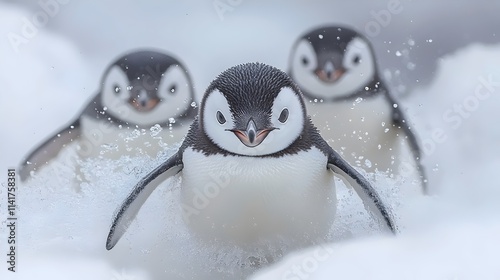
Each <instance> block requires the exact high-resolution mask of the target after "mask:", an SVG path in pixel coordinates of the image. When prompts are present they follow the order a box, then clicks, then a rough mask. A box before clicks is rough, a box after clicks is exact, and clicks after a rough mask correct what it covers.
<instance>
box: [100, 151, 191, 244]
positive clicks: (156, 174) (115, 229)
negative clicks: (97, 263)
mask: <svg viewBox="0 0 500 280" xmlns="http://www.w3.org/2000/svg"><path fill="white" fill-rule="evenodd" d="M182 167H183V164H182V155H181V152H177V153H176V154H175V155H173V156H172V157H170V158H169V159H168V160H167V161H165V162H164V163H162V164H160V166H158V167H157V168H155V169H154V170H153V171H151V172H150V173H149V174H148V175H146V176H145V177H144V178H142V179H141V180H140V181H139V182H138V183H137V184H136V185H135V187H134V189H133V190H132V192H131V193H130V194H129V195H128V197H127V198H126V199H125V201H124V202H123V203H122V205H121V206H120V208H119V209H120V210H118V212H117V214H116V215H115V217H114V219H113V223H112V224H111V228H110V229H109V234H108V238H107V240H106V249H108V250H111V249H113V247H114V246H115V245H116V243H117V242H118V240H120V238H121V237H122V236H123V234H125V232H126V231H127V229H128V227H129V225H130V223H131V222H132V221H133V220H134V218H135V216H136V215H137V213H138V212H139V209H141V207H142V205H143V204H144V202H146V200H147V199H148V197H149V196H150V195H151V193H153V191H154V190H155V189H156V187H158V185H160V183H162V182H163V181H165V180H166V179H167V178H169V177H171V176H174V175H175V174H177V173H178V172H179V171H181V170H182ZM160 175H161V176H160Z"/></svg>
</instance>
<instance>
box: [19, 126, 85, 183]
mask: <svg viewBox="0 0 500 280" xmlns="http://www.w3.org/2000/svg"><path fill="white" fill-rule="evenodd" d="M80 134H81V131H80V121H79V120H76V121H75V122H73V123H71V124H70V125H68V126H66V127H64V128H63V129H62V130H61V131H59V132H57V133H56V134H55V135H54V136H52V137H50V138H49V139H47V140H45V142H43V143H42V144H41V145H39V146H37V147H36V148H35V149H34V150H33V151H31V153H30V154H29V155H28V156H27V157H26V158H25V159H24V160H23V161H22V163H21V164H20V167H19V177H20V179H21V181H26V180H27V179H28V178H29V177H30V176H31V171H35V170H37V169H39V168H40V167H42V166H43V165H44V164H46V163H47V162H49V161H50V160H52V159H53V158H55V157H57V155H58V154H59V152H60V151H61V149H62V148H63V147H64V146H66V145H68V144H70V143H71V142H72V141H74V140H75V139H77V138H78V137H80Z"/></svg>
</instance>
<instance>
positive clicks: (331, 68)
mask: <svg viewBox="0 0 500 280" xmlns="http://www.w3.org/2000/svg"><path fill="white" fill-rule="evenodd" d="M290 67H291V69H290V75H291V77H292V78H293V79H294V81H295V82H296V83H297V84H298V85H299V87H300V88H301V89H302V90H303V92H304V94H305V95H307V96H308V97H309V98H318V99H324V100H328V99H335V98H339V97H345V96H348V95H350V94H352V93H354V92H356V91H358V90H360V89H362V88H364V87H365V86H366V85H368V84H370V83H371V82H373V81H374V80H375V79H377V71H376V65H375V57H374V53H373V49H372V47H371V44H370V43H369V42H368V40H367V39H366V38H365V37H364V36H362V35H361V34H359V33H357V32H356V31H354V30H352V29H349V28H346V27H338V26H329V27H320V28H317V29H315V30H312V31H311V32H309V33H307V34H305V35H303V36H302V37H300V39H299V40H298V41H297V43H295V45H294V47H293V50H292V54H291V61H290Z"/></svg>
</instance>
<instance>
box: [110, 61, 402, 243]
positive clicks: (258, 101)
mask: <svg viewBox="0 0 500 280" xmlns="http://www.w3.org/2000/svg"><path fill="white" fill-rule="evenodd" d="M176 174H179V176H181V182H180V184H181V204H182V205H183V208H184V211H185V210H186V209H187V208H188V209H190V210H189V211H190V212H189V213H188V214H187V215H186V214H185V215H183V216H184V221H185V222H186V224H187V226H188V227H189V228H190V229H191V230H192V232H193V233H194V234H195V235H196V236H198V237H200V238H202V239H204V240H206V241H212V242H222V243H224V244H233V245H237V246H241V247H245V246H252V245H254V244H257V243H258V242H261V241H264V242H274V241H275V240H287V241H289V242H290V244H293V245H295V246H298V247H300V246H307V245H311V244H313V243H315V242H316V241H317V240H324V239H325V238H326V236H327V234H328V232H329V230H330V228H331V226H332V223H333V221H334V218H335V212H336V211H335V210H336V200H337V199H336V191H335V182H334V175H338V176H340V177H341V178H342V179H343V180H344V181H346V182H347V183H348V184H349V185H351V186H352V187H353V188H354V189H355V191H356V192H357V194H358V195H359V196H360V198H361V199H362V201H363V203H364V205H365V207H366V208H367V209H368V210H369V212H370V213H371V214H372V215H373V216H374V217H375V218H376V219H377V220H378V221H379V222H380V223H381V224H382V225H383V227H385V228H387V229H388V230H389V231H392V232H395V231H396V226H395V224H394V221H393V218H392V215H391V213H390V212H389V209H388V208H387V207H386V206H385V205H384V204H383V202H382V200H381V199H380V197H379V196H378V194H377V193H376V192H375V190H374V189H373V188H372V186H371V185H370V183H369V182H368V181H367V180H366V179H365V178H364V177H363V176H362V175H361V174H360V173H358V172H357V171H356V170H355V169H354V168H352V167H351V166H350V165H349V164H348V163H347V162H346V161H345V160H343V159H342V158H341V157H340V156H339V154H338V153H337V152H335V151H334V150H333V149H332V148H331V147H330V146H328V144H327V143H326V142H325V140H324V139H323V138H322V137H321V136H320V134H319V133H318V131H317V129H316V128H315V127H314V125H313V124H312V122H311V120H310V118H309V117H308V116H307V114H306V109H305V105H304V101H303V98H302V94H301V92H300V89H299V88H298V87H297V85H296V84H295V83H294V82H293V81H292V80H291V79H290V78H289V77H288V75H287V74H285V73H284V72H283V71H281V70H279V69H277V68H274V67H271V66H268V65H265V64H261V63H248V64H242V65H238V66H235V67H232V68H230V69H228V70H226V71H224V72H223V73H221V74H220V75H219V76H218V77H217V78H216V79H215V80H214V81H213V82H212V83H211V84H210V85H209V87H208V89H207V90H206V92H205V95H204V97H203V99H202V102H201V106H200V111H199V115H198V117H197V118H196V120H195V121H194V123H193V124H192V125H191V128H190V130H189V132H188V134H187V136H186V138H185V140H184V142H183V143H182V145H181V147H180V148H179V150H178V151H177V152H176V153H175V154H174V155H172V156H171V157H170V158H169V159H168V160H167V161H165V162H164V163H162V164H161V165H160V166H158V167H157V168H156V169H154V170H153V171H151V172H150V173H149V174H148V175H146V176H145V177H144V178H142V179H141V180H140V181H139V182H138V183H137V184H136V185H135V187H134V188H133V190H132V192H131V193H130V195H129V196H128V197H127V198H126V199H125V201H124V202H123V204H122V205H121V207H120V208H119V210H118V212H117V214H116V215H115V217H114V220H113V223H112V225H111V229H110V232H109V235H108V238H107V242H106V248H107V249H108V250H110V249H112V248H113V247H114V246H115V245H116V243H117V242H118V240H119V239H120V238H121V237H122V236H123V234H124V233H125V232H126V230H127V228H128V226H129V225H130V223H131V222H132V221H133V219H134V218H135V216H136V215H137V213H138V211H139V209H140V208H141V206H142V205H143V204H144V202H145V201H146V200H147V198H148V197H149V195H150V194H151V193H152V192H153V191H154V189H155V188H156V187H157V186H158V185H159V184H160V183H161V182H163V181H164V180H166V179H167V178H169V177H172V176H174V175H176ZM200 193H204V194H207V197H205V199H206V201H205V202H204V203H202V204H200V203H197V202H196V201H197V199H199V194H200ZM186 207H187V208H186Z"/></svg>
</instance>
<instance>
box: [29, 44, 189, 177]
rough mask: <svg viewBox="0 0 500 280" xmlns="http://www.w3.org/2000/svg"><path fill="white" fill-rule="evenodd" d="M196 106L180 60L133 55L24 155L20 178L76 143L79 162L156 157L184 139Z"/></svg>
mask: <svg viewBox="0 0 500 280" xmlns="http://www.w3.org/2000/svg"><path fill="white" fill-rule="evenodd" d="M193 102H194V91H193V85H192V81H191V78H190V76H189V73H188V72H187V69H186V68H185V66H184V65H183V64H182V63H181V62H179V60H178V59H176V58H175V57H173V56H171V55H168V54H165V53H163V52H160V51H155V50H138V51H132V52H129V53H127V54H125V55H123V56H121V57H120V58H118V59H117V60H116V61H114V62H113V63H111V65H110V66H109V67H108V68H107V69H106V71H105V72H104V75H103V78H102V81H101V87H100V90H99V92H98V93H97V94H96V95H95V96H94V97H93V98H92V100H91V101H90V102H89V103H88V104H87V105H86V107H85V108H84V109H83V110H82V112H81V113H80V114H79V115H78V116H77V117H76V118H75V120H73V121H71V122H69V123H68V124H67V125H65V126H64V127H63V129H61V130H60V131H58V132H57V133H55V135H53V136H51V137H49V138H48V139H47V140H45V141H44V142H43V143H42V144H40V145H39V146H37V147H36V148H35V149H33V151H31V152H30V153H29V154H28V156H26V158H25V159H24V160H23V161H22V163H21V166H20V169H19V175H20V178H21V180H23V181H25V180H27V179H28V178H30V177H31V174H32V172H33V171H37V170H39V169H41V168H43V167H44V166H47V165H50V162H51V161H53V160H54V159H55V158H56V157H57V156H58V154H60V152H61V150H62V149H64V148H65V147H66V146H68V145H69V144H71V143H72V142H76V144H77V145H76V154H77V155H76V156H77V157H78V158H92V157H97V156H104V157H106V158H111V159H117V158H119V157H120V156H122V155H137V154H146V155H149V156H151V157H155V156H157V153H158V152H160V151H162V150H163V149H164V148H165V146H166V145H168V144H173V143H176V142H179V141H180V140H181V139H182V137H183V136H184V135H185V133H186V131H187V130H188V129H189V125H190V124H191V122H192V121H193V120H194V117H195V116H196V111H197V110H196V108H195V107H196V104H195V103H193ZM65 164H66V163H65Z"/></svg>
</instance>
